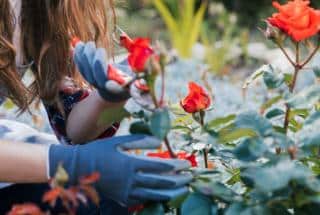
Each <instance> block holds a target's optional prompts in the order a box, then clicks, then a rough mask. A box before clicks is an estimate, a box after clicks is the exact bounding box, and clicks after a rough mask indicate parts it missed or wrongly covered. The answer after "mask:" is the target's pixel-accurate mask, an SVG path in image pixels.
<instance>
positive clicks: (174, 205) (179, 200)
mask: <svg viewBox="0 0 320 215" xmlns="http://www.w3.org/2000/svg"><path fill="white" fill-rule="evenodd" d="M187 198H188V194H186V195H183V196H179V197H178V198H176V199H173V200H171V201H170V202H169V203H168V205H169V206H170V207H172V208H181V205H182V204H183V203H184V202H185V200H186V199H187Z"/></svg>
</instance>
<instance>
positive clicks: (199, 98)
mask: <svg viewBox="0 0 320 215" xmlns="http://www.w3.org/2000/svg"><path fill="white" fill-rule="evenodd" d="M180 103H181V106H182V108H183V109H184V110H185V111H186V112H187V113H196V112H200V111H203V110H205V109H207V108H208V107H209V106H210V104H211V99H210V97H209V95H208V93H207V92H206V91H205V90H204V89H203V88H202V87H201V86H199V85H197V84H196V83H194V82H190V83H189V95H188V96H187V97H186V98H185V99H184V100H182V101H181V102H180Z"/></svg>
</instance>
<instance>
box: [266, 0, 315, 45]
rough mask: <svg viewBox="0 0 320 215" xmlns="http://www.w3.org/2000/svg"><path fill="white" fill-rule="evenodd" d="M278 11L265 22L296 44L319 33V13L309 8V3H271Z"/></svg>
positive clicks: (298, 1) (296, 1)
mask: <svg viewBox="0 0 320 215" xmlns="http://www.w3.org/2000/svg"><path fill="white" fill-rule="evenodd" d="M272 4H273V6H274V7H275V8H276V9H277V10H278V11H279V13H275V14H273V15H272V17H270V18H268V19H267V21H268V22H269V23H270V24H271V25H273V26H275V27H277V28H279V29H280V30H282V31H283V32H284V33H286V34H287V35H288V36H290V37H291V38H292V39H293V40H295V41H296V42H299V41H302V40H305V39H308V38H310V37H312V36H314V35H316V34H317V33H319V31H320V11H319V10H315V9H314V8H311V7H309V4H310V1H305V0H294V1H289V2H288V3H287V4H285V5H280V4H279V3H278V2H273V3H272Z"/></svg>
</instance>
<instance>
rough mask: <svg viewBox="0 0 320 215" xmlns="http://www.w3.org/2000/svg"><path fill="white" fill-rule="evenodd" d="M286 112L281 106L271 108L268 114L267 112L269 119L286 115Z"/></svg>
mask: <svg viewBox="0 0 320 215" xmlns="http://www.w3.org/2000/svg"><path fill="white" fill-rule="evenodd" d="M284 114H285V112H284V111H283V110H281V109H279V108H275V109H272V110H270V111H269V112H268V113H267V114H266V118H268V119H272V118H275V117H278V116H282V115H284Z"/></svg>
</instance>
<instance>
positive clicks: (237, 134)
mask: <svg viewBox="0 0 320 215" xmlns="http://www.w3.org/2000/svg"><path fill="white" fill-rule="evenodd" d="M256 136H257V133H256V132H255V131H254V130H252V129H250V128H238V129H234V130H232V131H230V132H228V133H224V134H222V135H220V136H219V142H220V143H223V144H225V143H230V142H233V141H236V140H239V139H241V138H245V137H256Z"/></svg>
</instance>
